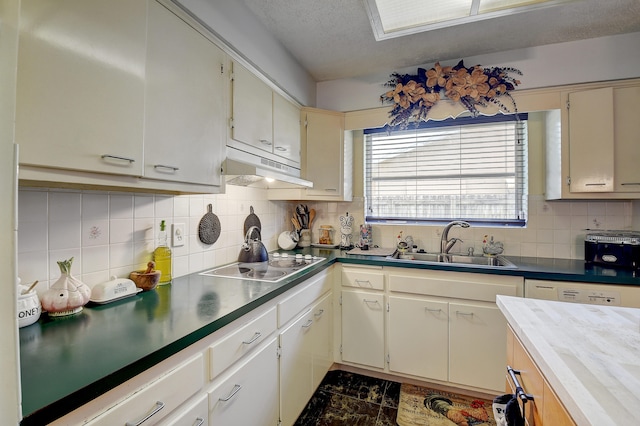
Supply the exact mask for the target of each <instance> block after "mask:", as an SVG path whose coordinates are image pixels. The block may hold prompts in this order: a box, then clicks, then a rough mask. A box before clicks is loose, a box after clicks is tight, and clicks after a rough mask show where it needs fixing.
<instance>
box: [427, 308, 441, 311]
mask: <svg viewBox="0 0 640 426" xmlns="http://www.w3.org/2000/svg"><path fill="white" fill-rule="evenodd" d="M424 310H425V311H427V312H442V309H430V308H424Z"/></svg>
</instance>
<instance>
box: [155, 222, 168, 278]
mask: <svg viewBox="0 0 640 426" xmlns="http://www.w3.org/2000/svg"><path fill="white" fill-rule="evenodd" d="M165 227H166V225H165V221H164V220H162V221H160V232H159V233H158V245H157V247H156V249H155V250H154V251H153V261H154V262H156V270H159V271H160V272H162V274H161V275H160V281H159V282H158V284H159V285H162V284H168V283H170V282H171V249H170V248H169V246H168V245H167V231H166V230H165Z"/></svg>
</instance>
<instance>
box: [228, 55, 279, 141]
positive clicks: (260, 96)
mask: <svg viewBox="0 0 640 426" xmlns="http://www.w3.org/2000/svg"><path fill="white" fill-rule="evenodd" d="M232 80H233V83H232V92H233V103H232V124H231V136H232V138H233V139H235V140H237V141H239V142H242V143H245V144H247V145H250V146H253V147H255V148H257V149H260V150H262V151H265V152H273V113H272V111H273V99H272V95H271V93H272V92H271V88H270V87H269V86H267V85H266V84H265V83H263V82H262V81H261V80H260V79H259V78H258V77H256V76H255V75H253V74H252V73H251V72H250V71H249V70H247V69H246V68H244V67H243V66H241V65H239V64H238V63H235V62H234V63H233V79H232Z"/></svg>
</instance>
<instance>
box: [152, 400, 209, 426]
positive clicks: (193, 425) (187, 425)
mask: <svg viewBox="0 0 640 426" xmlns="http://www.w3.org/2000/svg"><path fill="white" fill-rule="evenodd" d="M208 424H209V397H208V395H207V394H206V393H203V394H202V395H200V396H199V397H197V398H194V400H193V401H192V402H191V403H189V404H187V405H186V406H185V407H181V408H180V409H178V410H176V412H175V413H172V415H171V416H169V417H168V418H167V419H166V420H164V421H163V422H162V423H160V424H159V426H206V425H208ZM143 425H144V423H143Z"/></svg>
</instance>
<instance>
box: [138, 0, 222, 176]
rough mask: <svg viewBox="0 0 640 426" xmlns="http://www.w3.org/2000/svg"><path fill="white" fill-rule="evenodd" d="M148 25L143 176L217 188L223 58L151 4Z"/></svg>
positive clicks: (191, 30) (188, 28)
mask: <svg viewBox="0 0 640 426" xmlns="http://www.w3.org/2000/svg"><path fill="white" fill-rule="evenodd" d="M148 25H149V28H148V42H147V43H148V44H147V70H146V102H145V104H146V107H145V138H144V147H145V152H144V159H145V161H144V163H145V170H144V176H145V177H149V178H153V179H162V180H172V181H178V182H188V183H198V184H205V185H215V186H219V185H220V184H221V171H220V169H221V165H222V160H223V147H224V140H225V132H226V119H225V108H224V105H225V100H224V93H225V90H224V87H225V79H224V76H223V69H222V65H223V63H224V53H223V52H222V50H220V49H219V48H218V47H217V46H215V45H214V44H213V43H212V42H211V41H210V40H209V39H207V38H206V37H205V36H203V35H202V34H201V33H200V32H198V31H196V30H195V29H194V28H192V27H191V26H189V25H188V24H187V23H186V22H184V21H183V20H182V19H180V18H178V17H177V16H176V15H174V14H173V13H172V12H170V11H169V10H167V9H166V8H165V7H164V6H162V5H160V4H158V3H157V2H156V1H151V2H150V3H149V21H148Z"/></svg>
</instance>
